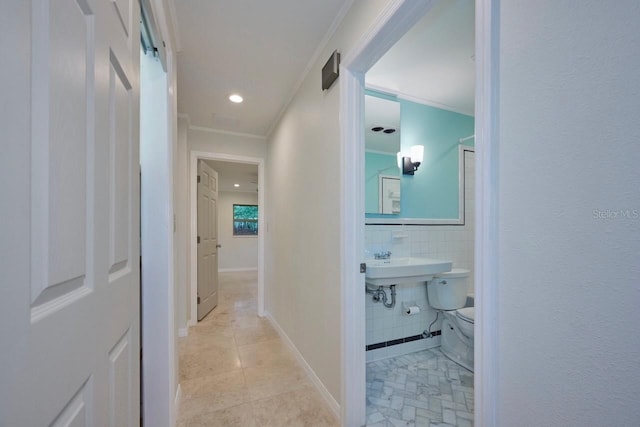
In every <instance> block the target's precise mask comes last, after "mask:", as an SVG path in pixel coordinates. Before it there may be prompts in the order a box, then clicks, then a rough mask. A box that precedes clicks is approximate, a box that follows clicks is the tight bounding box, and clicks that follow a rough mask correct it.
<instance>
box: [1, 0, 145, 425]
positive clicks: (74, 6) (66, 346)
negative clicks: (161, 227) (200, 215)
mask: <svg viewBox="0 0 640 427" xmlns="http://www.w3.org/2000/svg"><path fill="white" fill-rule="evenodd" d="M3 3H4V1H3ZM10 3H12V5H11V7H14V6H15V7H14V11H15V12H16V15H14V16H12V17H11V18H9V19H15V20H19V23H20V24H19V28H14V29H13V30H12V29H11V27H9V28H7V27H6V26H4V24H3V25H0V38H2V39H5V37H9V39H15V38H16V37H15V35H13V34H8V32H9V31H16V30H17V31H19V32H20V37H21V38H23V39H24V40H25V41H26V46H16V50H17V52H15V54H14V53H12V54H11V55H14V56H9V58H7V57H6V56H5V54H4V52H5V51H4V50H3V57H5V58H4V59H5V60H8V61H12V60H16V61H23V57H27V58H28V62H27V60H25V62H24V63H25V64H26V65H25V69H26V71H27V74H26V75H27V76H28V77H26V79H30V83H27V84H25V86H24V88H20V87H19V82H20V81H21V80H22V78H23V77H22V76H21V75H18V74H17V73H16V74H14V75H7V74H3V75H2V80H3V81H8V82H12V81H14V82H15V84H16V87H17V88H16V89H11V90H12V91H14V92H11V93H12V97H13V95H16V94H17V93H16V92H15V91H18V90H20V91H23V92H24V93H22V100H19V101H17V103H16V106H15V108H19V109H20V108H22V106H24V107H25V108H24V110H25V113H26V114H24V115H23V117H24V120H25V121H28V122H29V123H28V125H27V126H25V129H24V131H22V130H19V131H16V132H14V133H12V139H13V140H12V141H11V144H17V145H20V146H24V147H27V148H25V152H28V156H27V157H26V159H27V162H25V166H26V167H23V168H21V170H20V171H19V172H16V175H15V176H14V177H13V182H14V184H13V185H15V183H20V187H19V188H24V190H23V192H24V193H27V194H28V196H26V197H25V199H24V200H25V203H24V205H23V206H22V207H21V209H22V214H23V215H22V217H20V218H16V219H15V222H13V223H11V224H8V225H7V224H4V225H3V226H4V227H15V228H16V231H17V233H18V234H20V235H21V236H22V238H23V239H24V240H26V241H28V242H30V243H29V248H28V251H26V252H25V253H24V257H23V259H24V262H23V261H22V260H21V262H23V264H24V265H25V268H24V269H22V270H19V269H8V270H6V274H7V275H6V276H5V277H3V282H2V287H6V288H5V290H7V291H8V292H7V293H6V294H3V297H2V299H3V301H2V307H3V311H4V309H5V308H7V310H8V311H9V312H10V313H11V316H12V324H11V327H12V332H11V333H10V334H8V333H5V329H2V331H3V333H2V337H1V338H2V346H3V347H5V346H6V347H5V349H3V350H2V358H1V359H2V363H1V365H2V366H0V370H1V371H2V372H1V374H2V375H1V376H0V383H2V384H1V385H0V389H1V390H0V391H1V393H0V395H1V398H0V401H1V406H0V425H3V426H5V425H6V426H106V425H109V426H134V425H139V423H140V413H139V411H140V408H139V402H140V400H139V399H140V398H139V369H140V364H139V265H138V259H139V258H138V257H139V219H138V218H139V212H138V209H139V208H138V200H139V183H138V182H139V176H138V121H139V117H138V111H139V107H138V104H139V101H138V98H139V85H138V79H139V78H138V75H139V70H138V68H139V49H140V48H139V44H140V42H139V39H140V30H139V3H138V1H136V0H55V1H51V0H32V1H27V0H24V1H23V0H12V1H11V2H10ZM19 4H20V5H19ZM7 5H8V3H7V4H5V5H3V6H2V7H3V9H4V7H5V6H7ZM22 6H24V9H22ZM22 12H25V13H22ZM2 13H4V10H3V12H2ZM29 15H30V16H29ZM5 17H6V16H5ZM5 17H3V19H4V18H5ZM16 27H18V26H16ZM29 40H30V44H29ZM3 73H6V71H3ZM3 87H4V86H3ZM25 89H26V90H25ZM3 92H4V90H3ZM16 99H20V98H19V97H16ZM21 120H22V119H21ZM9 126H12V125H8V126H7V127H6V128H8V127H9ZM2 128H5V126H4V124H3V126H2ZM19 160H20V158H19V157H16V158H14V159H13V161H19ZM4 202H9V201H7V200H4ZM4 202H3V203H4ZM7 244H8V242H4V243H2V245H3V249H6V247H5V246H4V245H7ZM16 249H18V246H17V247H16ZM3 275H4V273H3ZM5 280H6V283H5Z"/></svg>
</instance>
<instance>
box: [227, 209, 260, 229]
mask: <svg viewBox="0 0 640 427" xmlns="http://www.w3.org/2000/svg"><path fill="white" fill-rule="evenodd" d="M233 235H234V236H257V235H258V205H235V204H234V205H233Z"/></svg>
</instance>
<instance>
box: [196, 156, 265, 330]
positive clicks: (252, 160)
mask: <svg viewBox="0 0 640 427" xmlns="http://www.w3.org/2000/svg"><path fill="white" fill-rule="evenodd" d="M198 160H218V161H224V162H232V163H246V164H251V165H257V166H258V316H260V317H263V316H264V233H265V232H266V228H265V221H264V192H265V188H264V176H265V173H264V163H265V161H264V159H263V158H260V157H248V156H239V155H235V154H223V153H215V152H206V151H194V150H190V151H189V222H190V231H189V283H190V285H191V293H190V296H189V298H190V300H191V310H190V311H191V312H190V314H189V325H195V324H196V323H197V322H198V305H197V299H198V280H197V279H198V277H197V271H198V257H197V255H196V254H197V252H198V243H197V238H198V203H197V202H198V197H197V195H198V186H197V182H196V180H197V175H198Z"/></svg>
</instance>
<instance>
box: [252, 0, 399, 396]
mask: <svg viewBox="0 0 640 427" xmlns="http://www.w3.org/2000/svg"><path fill="white" fill-rule="evenodd" d="M386 4H387V2H386V1H383V0H375V1H374V0H366V1H362V0H360V1H356V2H355V3H354V4H353V7H352V8H351V10H350V11H349V13H348V14H347V16H346V17H345V19H344V21H343V22H342V23H341V25H340V26H339V27H338V29H337V31H336V32H335V33H334V35H333V37H332V38H331V39H330V40H329V43H328V44H327V45H326V47H325V48H324V49H323V50H322V52H321V53H320V55H319V58H318V60H317V61H316V63H315V64H313V66H312V67H311V71H310V73H309V74H308V76H307V77H306V79H305V80H304V82H303V83H302V85H301V87H300V89H299V90H298V92H297V93H296V95H295V97H294V98H293V100H292V102H291V104H290V105H289V106H288V108H287V110H286V112H285V113H284V114H283V116H282V118H281V120H280V122H279V124H278V125H277V127H276V128H275V130H274V132H273V134H272V136H271V138H270V140H269V146H268V156H267V167H266V170H267V178H266V181H267V228H268V230H267V235H266V242H265V245H266V248H265V256H266V261H265V267H266V309H267V311H268V312H269V313H270V314H271V316H272V317H273V319H274V320H275V321H276V322H277V323H278V325H279V326H280V327H281V328H282V330H283V331H284V333H286V334H287V336H288V337H289V339H290V340H291V341H292V342H293V344H294V345H295V346H296V348H297V349H298V351H299V352H300V353H301V354H302V356H303V357H304V359H305V361H306V362H307V364H308V365H309V366H310V367H311V369H312V370H313V371H314V373H315V374H316V376H317V377H318V378H319V380H320V381H321V382H322V384H323V385H324V387H325V388H326V390H328V392H329V393H330V395H331V396H332V397H333V399H335V401H337V402H339V401H340V400H341V396H340V386H341V382H340V381H341V372H340V368H339V366H340V360H341V359H340V356H341V352H340V350H341V349H340V346H341V340H340V338H341V330H340V327H341V325H340V280H341V279H340V259H341V258H340V257H341V247H340V194H341V174H340V162H341V155H340V153H341V151H340V123H339V120H338V112H339V97H340V87H339V83H338V82H336V83H335V85H334V86H333V87H332V88H331V89H330V90H328V91H325V92H323V91H322V90H321V86H320V70H321V69H322V66H323V65H324V63H325V62H326V60H327V58H329V55H330V54H331V52H332V51H333V50H334V49H339V50H340V51H341V53H342V55H343V56H345V55H347V54H348V52H349V49H350V48H351V47H352V46H354V45H355V43H356V42H357V41H358V39H359V37H361V36H362V35H363V34H364V33H365V32H366V31H367V29H368V28H369V26H370V25H371V24H372V22H373V21H374V19H375V18H376V17H377V15H378V14H379V13H380V11H381V10H382V9H383V7H384V6H385V5H386Z"/></svg>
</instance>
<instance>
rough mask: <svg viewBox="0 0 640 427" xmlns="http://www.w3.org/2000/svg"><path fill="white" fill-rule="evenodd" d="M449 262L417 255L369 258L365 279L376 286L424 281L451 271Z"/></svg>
mask: <svg viewBox="0 0 640 427" xmlns="http://www.w3.org/2000/svg"><path fill="white" fill-rule="evenodd" d="M451 264H452V262H451V261H445V260H439V259H433V258H418V257H406V258H391V259H370V260H367V271H366V273H365V281H366V283H368V284H370V285H376V286H382V285H384V286H388V285H398V284H402V283H416V282H426V281H427V280H431V279H432V278H433V276H434V275H436V274H438V273H444V272H446V271H451Z"/></svg>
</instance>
